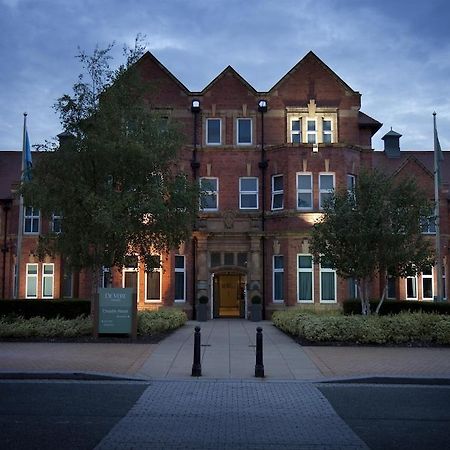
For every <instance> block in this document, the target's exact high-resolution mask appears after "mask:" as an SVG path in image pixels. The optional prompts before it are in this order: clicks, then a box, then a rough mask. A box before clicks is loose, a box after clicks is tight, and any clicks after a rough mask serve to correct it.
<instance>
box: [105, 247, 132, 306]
mask: <svg viewBox="0 0 450 450" xmlns="http://www.w3.org/2000/svg"><path fill="white" fill-rule="evenodd" d="M138 267H139V265H138V258H137V256H132V255H131V256H129V257H127V260H126V262H125V266H124V267H123V269H122V287H124V288H130V289H132V290H133V293H135V294H136V295H138V292H139V289H138V286H139V269H138ZM103 275H104V277H103V280H102V282H103V283H105V282H107V279H108V278H107V277H108V273H107V270H105V271H104V272H103ZM105 287H106V286H105ZM138 301H139V299H138Z"/></svg>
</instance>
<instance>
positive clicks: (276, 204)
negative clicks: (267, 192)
mask: <svg viewBox="0 0 450 450" xmlns="http://www.w3.org/2000/svg"><path fill="white" fill-rule="evenodd" d="M281 208H283V194H275V195H274V196H273V209H281Z"/></svg>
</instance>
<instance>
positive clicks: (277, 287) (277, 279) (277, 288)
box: [273, 272, 284, 300]
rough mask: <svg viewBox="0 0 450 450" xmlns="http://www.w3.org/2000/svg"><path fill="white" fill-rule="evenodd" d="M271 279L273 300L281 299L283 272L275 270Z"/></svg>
mask: <svg viewBox="0 0 450 450" xmlns="http://www.w3.org/2000/svg"><path fill="white" fill-rule="evenodd" d="M273 281H274V287H273V299H274V300H283V284H284V273H283V272H275V273H274V279H273Z"/></svg>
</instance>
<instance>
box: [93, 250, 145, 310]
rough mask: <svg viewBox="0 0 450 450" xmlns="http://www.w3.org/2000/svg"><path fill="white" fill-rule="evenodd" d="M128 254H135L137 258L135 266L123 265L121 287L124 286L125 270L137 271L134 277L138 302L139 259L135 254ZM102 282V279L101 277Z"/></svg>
mask: <svg viewBox="0 0 450 450" xmlns="http://www.w3.org/2000/svg"><path fill="white" fill-rule="evenodd" d="M129 256H135V257H136V259H137V267H123V268H122V287H123V288H124V287H125V273H126V272H137V277H136V301H137V303H138V304H139V279H140V270H139V259H138V257H137V256H136V255H129ZM102 282H103V279H102Z"/></svg>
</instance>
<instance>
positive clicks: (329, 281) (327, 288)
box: [320, 260, 337, 303]
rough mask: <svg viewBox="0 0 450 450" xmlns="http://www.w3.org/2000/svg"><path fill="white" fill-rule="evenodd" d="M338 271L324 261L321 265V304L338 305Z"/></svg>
mask: <svg viewBox="0 0 450 450" xmlns="http://www.w3.org/2000/svg"><path fill="white" fill-rule="evenodd" d="M336 297H337V293H336V270H335V269H334V268H333V266H332V265H331V264H330V263H329V262H327V261H324V260H322V261H321V263H320V302H321V303H336Z"/></svg>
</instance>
